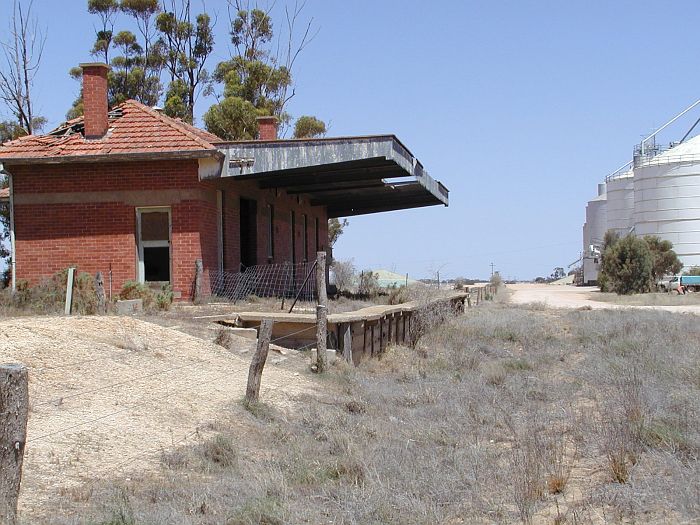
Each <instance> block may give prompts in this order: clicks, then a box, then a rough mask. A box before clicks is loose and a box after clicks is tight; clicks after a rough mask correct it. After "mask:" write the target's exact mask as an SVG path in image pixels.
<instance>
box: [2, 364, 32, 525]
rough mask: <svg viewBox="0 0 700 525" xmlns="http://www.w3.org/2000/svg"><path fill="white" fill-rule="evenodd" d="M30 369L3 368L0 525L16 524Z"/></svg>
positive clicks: (14, 366)
mask: <svg viewBox="0 0 700 525" xmlns="http://www.w3.org/2000/svg"><path fill="white" fill-rule="evenodd" d="M28 414H29V390H28V375H27V369H26V368H25V367H24V366H22V365H19V364H9V365H0V524H2V525H15V524H16V523H17V499H18V497H19V485H20V481H21V480H22V461H23V460H24V444H25V442H26V439H27V417H28Z"/></svg>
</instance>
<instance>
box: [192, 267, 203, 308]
mask: <svg viewBox="0 0 700 525" xmlns="http://www.w3.org/2000/svg"><path fill="white" fill-rule="evenodd" d="M203 273H204V263H202V259H197V260H195V261H194V294H192V295H193V297H192V302H193V303H195V304H199V303H200V302H201V301H202V276H203V275H202V274H203Z"/></svg>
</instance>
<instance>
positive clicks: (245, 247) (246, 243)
mask: <svg viewBox="0 0 700 525" xmlns="http://www.w3.org/2000/svg"><path fill="white" fill-rule="evenodd" d="M240 227H241V231H240V233H241V235H240V240H241V265H242V266H244V267H245V268H247V267H248V266H255V265H256V264H258V203H257V201H254V200H252V199H243V198H242V199H241V216H240Z"/></svg>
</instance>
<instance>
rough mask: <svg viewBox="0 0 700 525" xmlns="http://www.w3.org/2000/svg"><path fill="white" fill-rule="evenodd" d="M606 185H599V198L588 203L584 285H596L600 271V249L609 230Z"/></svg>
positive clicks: (585, 227) (584, 236)
mask: <svg viewBox="0 0 700 525" xmlns="http://www.w3.org/2000/svg"><path fill="white" fill-rule="evenodd" d="M607 212H608V210H607V194H606V184H605V183H602V184H598V196H597V197H596V198H595V199H593V200H591V201H588V205H587V206H586V224H584V226H583V283H584V284H595V283H596V281H597V280H598V272H599V271H600V248H601V247H602V245H603V237H604V236H605V232H606V231H607V228H608V213H607Z"/></svg>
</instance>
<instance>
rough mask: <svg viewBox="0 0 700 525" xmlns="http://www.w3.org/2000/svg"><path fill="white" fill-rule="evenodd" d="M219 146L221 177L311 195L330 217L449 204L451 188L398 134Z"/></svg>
mask: <svg viewBox="0 0 700 525" xmlns="http://www.w3.org/2000/svg"><path fill="white" fill-rule="evenodd" d="M217 146H218V147H219V151H221V152H222V153H223V154H224V155H225V160H224V166H223V169H222V171H221V173H220V176H221V177H234V178H236V179H243V180H255V181H256V182H257V183H258V185H259V186H260V187H261V188H283V189H284V190H285V191H286V192H287V193H288V194H292V195H294V194H307V195H309V197H310V199H311V205H312V206H326V207H327V209H328V216H329V217H346V216H351V215H362V214H367V213H376V212H381V211H391V210H402V209H407V208H418V207H422V206H434V205H437V204H443V205H445V206H447V205H448V194H449V191H448V189H447V188H446V187H445V186H443V185H442V184H441V183H440V182H439V181H436V180H434V179H432V178H431V177H430V176H429V175H428V173H427V172H426V171H425V170H424V169H423V165H422V164H421V163H420V162H419V161H418V159H416V158H415V157H414V156H413V155H412V154H411V152H410V151H408V149H407V148H406V147H405V146H404V145H403V144H402V143H401V142H400V141H399V140H398V139H397V138H396V137H395V136H394V135H375V136H366V137H338V138H323V139H295V140H275V141H248V142H230V143H224V144H218V145H217Z"/></svg>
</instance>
